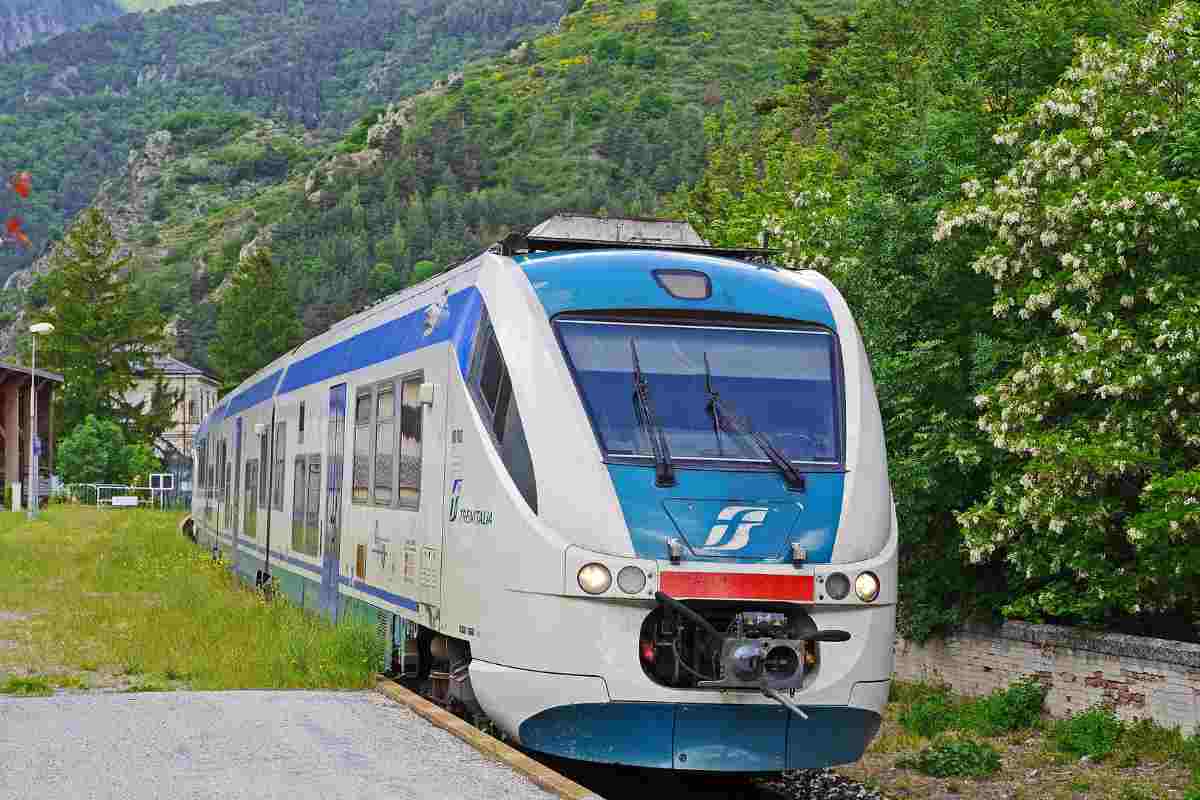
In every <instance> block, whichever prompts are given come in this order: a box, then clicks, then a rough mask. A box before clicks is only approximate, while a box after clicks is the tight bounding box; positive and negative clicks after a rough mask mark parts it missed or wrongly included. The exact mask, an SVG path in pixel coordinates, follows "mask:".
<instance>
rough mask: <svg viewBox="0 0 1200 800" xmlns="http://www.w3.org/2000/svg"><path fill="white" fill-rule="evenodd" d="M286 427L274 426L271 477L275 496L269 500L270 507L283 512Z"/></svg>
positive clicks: (282, 424)
mask: <svg viewBox="0 0 1200 800" xmlns="http://www.w3.org/2000/svg"><path fill="white" fill-rule="evenodd" d="M286 434H287V425H286V423H283V422H277V423H276V424H275V471H274V472H275V474H274V475H272V476H271V480H272V486H273V487H274V490H275V496H274V497H272V498H271V507H272V508H274V509H275V510H276V511H283V467H284V464H286V463H287V461H286V458H287V435H286Z"/></svg>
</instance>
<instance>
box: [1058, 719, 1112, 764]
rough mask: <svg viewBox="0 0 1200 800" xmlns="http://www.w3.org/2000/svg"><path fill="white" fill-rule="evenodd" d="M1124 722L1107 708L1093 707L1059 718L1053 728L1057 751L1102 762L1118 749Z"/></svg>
mask: <svg viewBox="0 0 1200 800" xmlns="http://www.w3.org/2000/svg"><path fill="white" fill-rule="evenodd" d="M1123 729H1124V724H1123V723H1122V722H1121V720H1119V719H1117V716H1116V715H1115V714H1114V713H1113V712H1112V711H1111V710H1109V709H1107V708H1093V709H1089V710H1088V711H1083V712H1081V713H1079V714H1076V715H1075V716H1073V717H1069V718H1067V719H1064V720H1059V721H1058V722H1056V723H1054V726H1053V727H1052V728H1051V730H1050V738H1051V741H1052V742H1053V744H1054V747H1055V748H1057V749H1058V750H1060V751H1062V752H1064V753H1069V754H1071V755H1074V756H1087V757H1088V758H1090V759H1092V760H1093V761H1103V760H1104V759H1105V758H1108V756H1109V755H1111V754H1112V752H1113V750H1114V749H1116V746H1117V741H1118V740H1119V739H1120V738H1121V732H1122V730H1123Z"/></svg>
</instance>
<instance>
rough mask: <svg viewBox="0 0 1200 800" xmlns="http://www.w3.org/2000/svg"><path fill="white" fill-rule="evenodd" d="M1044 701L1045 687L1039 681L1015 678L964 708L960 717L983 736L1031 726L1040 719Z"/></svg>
mask: <svg viewBox="0 0 1200 800" xmlns="http://www.w3.org/2000/svg"><path fill="white" fill-rule="evenodd" d="M1045 700H1046V688H1045V687H1044V686H1042V685H1041V684H1040V683H1038V682H1037V681H1031V680H1023V681H1018V682H1017V683H1014V684H1013V685H1012V686H1009V687H1008V688H1007V689H1004V690H1002V691H996V692H992V693H991V694H990V695H988V696H987V697H984V698H981V699H979V700H976V701H974V702H972V703H970V704H969V706H968V707H966V708H964V709H963V716H964V717H965V718H966V719H967V720H969V722H970V723H971V724H969V725H966V726H964V727H970V728H972V729H974V730H976V731H978V732H979V733H981V734H983V735H984V736H996V735H997V734H1001V733H1005V732H1007V731H1015V730H1019V729H1021V728H1032V727H1034V726H1035V725H1037V723H1038V721H1039V720H1040V718H1041V715H1042V704H1043V702H1045Z"/></svg>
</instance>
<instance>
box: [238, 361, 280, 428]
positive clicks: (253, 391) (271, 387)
mask: <svg viewBox="0 0 1200 800" xmlns="http://www.w3.org/2000/svg"><path fill="white" fill-rule="evenodd" d="M282 374H283V370H282V369H277V370H275V371H274V372H272V373H271V374H270V375H268V376H267V377H265V378H263V379H262V380H261V381H259V382H258V383H256V384H254V385H253V386H251V387H249V388H248V389H246V390H245V391H242V392H239V393H238V394H236V395H234V396H233V398H232V399H231V400H230V401H229V416H231V417H232V416H234V415H235V414H239V413H241V412H243V411H245V410H246V409H248V408H253V407H254V406H256V405H258V404H259V403H261V402H263V401H264V400H270V399H271V398H272V397H273V396H274V395H275V387H276V385H278V383H279V376H280V375H282Z"/></svg>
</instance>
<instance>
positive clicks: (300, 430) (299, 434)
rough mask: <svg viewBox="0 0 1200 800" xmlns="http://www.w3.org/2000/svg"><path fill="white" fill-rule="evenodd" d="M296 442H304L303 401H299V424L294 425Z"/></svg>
mask: <svg viewBox="0 0 1200 800" xmlns="http://www.w3.org/2000/svg"><path fill="white" fill-rule="evenodd" d="M296 444H304V401H303V400H301V401H300V424H299V425H297V426H296Z"/></svg>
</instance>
